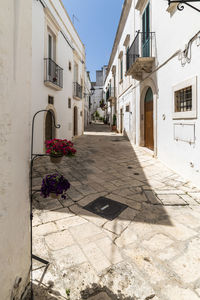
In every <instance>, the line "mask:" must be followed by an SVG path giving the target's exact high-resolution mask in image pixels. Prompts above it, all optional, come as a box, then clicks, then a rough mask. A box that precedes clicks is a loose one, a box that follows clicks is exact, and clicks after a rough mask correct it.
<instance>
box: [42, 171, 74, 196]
mask: <svg viewBox="0 0 200 300" xmlns="http://www.w3.org/2000/svg"><path fill="white" fill-rule="evenodd" d="M69 188H70V183H69V181H68V180H67V179H66V178H65V177H64V176H63V175H61V174H59V173H54V174H48V175H46V176H45V178H43V180H42V186H41V190H40V191H41V196H42V197H43V198H47V197H48V196H49V195H50V194H53V195H54V196H55V197H56V198H57V197H58V196H61V198H63V199H66V192H67V190H68V189H69Z"/></svg>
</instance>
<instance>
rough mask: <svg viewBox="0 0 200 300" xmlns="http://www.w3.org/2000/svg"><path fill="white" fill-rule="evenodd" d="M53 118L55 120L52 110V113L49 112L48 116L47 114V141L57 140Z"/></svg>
mask: <svg viewBox="0 0 200 300" xmlns="http://www.w3.org/2000/svg"><path fill="white" fill-rule="evenodd" d="M52 114H53V115H52ZM53 116H54V118H55V114H54V112H53V111H52V110H51V112H50V111H48V112H47V114H46V119H45V141H46V140H51V139H54V138H55V127H54V119H53Z"/></svg>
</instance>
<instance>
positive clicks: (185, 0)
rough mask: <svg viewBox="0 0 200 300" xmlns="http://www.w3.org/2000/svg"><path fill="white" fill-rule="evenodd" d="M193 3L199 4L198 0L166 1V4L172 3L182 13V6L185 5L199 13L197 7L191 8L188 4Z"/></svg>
mask: <svg viewBox="0 0 200 300" xmlns="http://www.w3.org/2000/svg"><path fill="white" fill-rule="evenodd" d="M194 2H199V0H181V1H175V0H168V4H169V5H170V4H172V3H177V9H178V10H180V11H182V10H183V9H184V5H187V6H189V7H191V8H193V9H195V10H197V11H198V12H200V9H198V8H197V7H195V6H193V5H192V4H190V3H194Z"/></svg>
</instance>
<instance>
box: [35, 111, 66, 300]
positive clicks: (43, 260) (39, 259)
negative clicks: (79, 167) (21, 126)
mask: <svg viewBox="0 0 200 300" xmlns="http://www.w3.org/2000/svg"><path fill="white" fill-rule="evenodd" d="M41 112H50V113H51V115H52V118H53V121H54V124H53V125H54V127H55V128H60V127H61V126H60V125H59V124H57V125H56V122H55V116H54V114H53V113H52V112H51V110H47V109H42V110H39V111H37V112H36V113H35V114H34V116H33V119H32V135H31V162H30V227H31V249H30V251H31V300H33V299H34V295H33V286H32V272H33V262H32V260H33V259H35V260H37V261H39V262H41V263H43V264H44V265H46V266H45V269H44V272H43V274H42V276H41V278H40V280H39V285H40V284H41V283H42V280H43V278H44V275H45V273H46V271H47V269H48V267H49V265H50V263H49V262H48V261H47V260H45V259H42V258H40V257H38V256H36V255H34V254H33V253H32V251H33V230H32V220H33V195H34V194H35V193H36V192H37V191H33V163H34V160H35V159H36V158H37V157H43V156H49V155H48V154H34V153H33V142H34V125H35V117H36V116H37V115H38V114H39V113H41Z"/></svg>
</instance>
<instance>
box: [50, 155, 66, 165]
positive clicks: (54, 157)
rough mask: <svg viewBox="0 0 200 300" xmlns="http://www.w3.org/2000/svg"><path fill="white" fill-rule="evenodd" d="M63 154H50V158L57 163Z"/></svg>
mask: <svg viewBox="0 0 200 300" xmlns="http://www.w3.org/2000/svg"><path fill="white" fill-rule="evenodd" d="M62 157H63V155H50V160H51V162H52V163H54V164H59V163H60V162H61V160H62Z"/></svg>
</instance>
